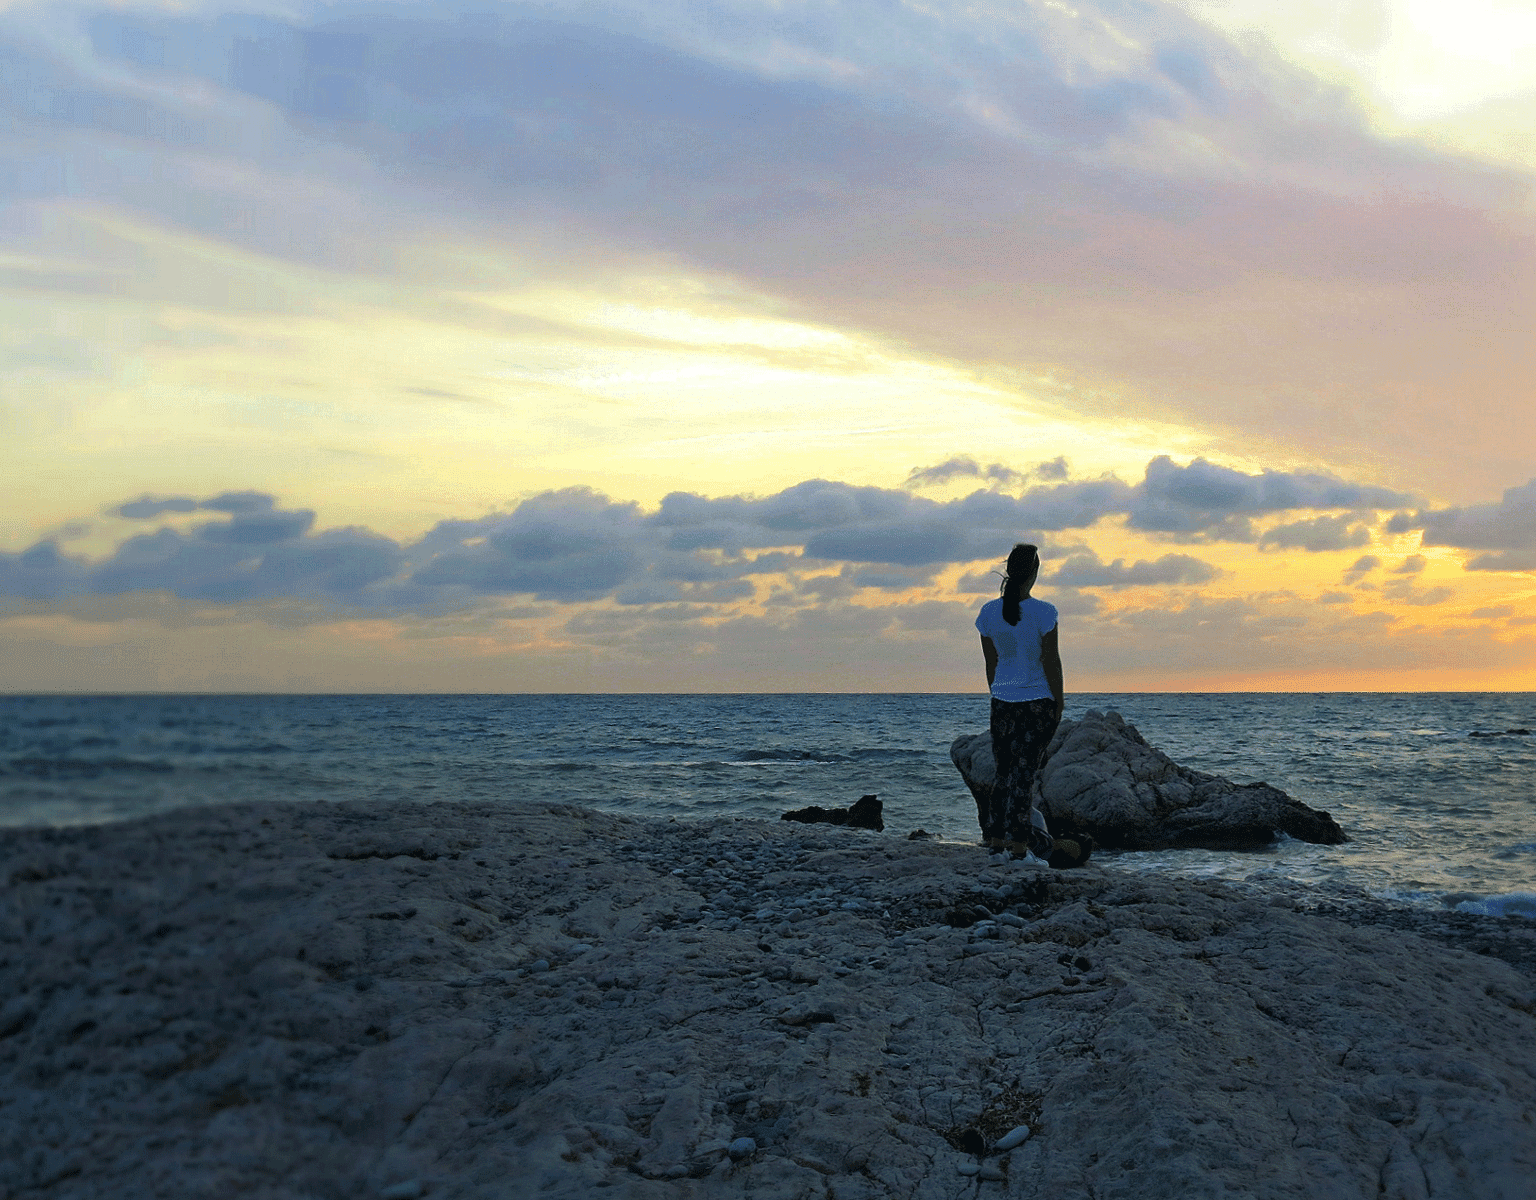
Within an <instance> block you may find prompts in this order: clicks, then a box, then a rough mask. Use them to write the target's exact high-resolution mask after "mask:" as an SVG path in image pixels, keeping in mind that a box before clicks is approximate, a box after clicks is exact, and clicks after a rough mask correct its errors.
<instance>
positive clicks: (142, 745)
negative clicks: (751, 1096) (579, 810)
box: [0, 691, 1536, 912]
mask: <svg viewBox="0 0 1536 1200" xmlns="http://www.w3.org/2000/svg"><path fill="white" fill-rule="evenodd" d="M1089 710H1099V711H1108V710H1113V711H1117V712H1119V713H1121V715H1122V716H1123V717H1124V718H1125V719H1126V720H1127V721H1129V722H1130V723H1131V724H1133V725H1135V726H1136V727H1137V729H1138V730H1139V731H1140V732H1141V734H1142V736H1143V737H1145V738H1146V739H1147V741H1148V742H1150V743H1151V744H1152V745H1154V746H1156V747H1157V748H1158V749H1160V750H1162V751H1163V752H1164V753H1166V754H1168V755H1169V756H1170V757H1171V758H1173V759H1174V760H1175V761H1176V762H1178V763H1180V764H1181V765H1183V766H1187V767H1191V768H1193V769H1196V770H1201V771H1207V772H1210V773H1212V774H1217V775H1223V776H1226V777H1227V778H1230V779H1232V780H1234V781H1236V782H1239V783H1252V782H1261V781H1262V782H1267V783H1269V784H1271V785H1273V786H1275V787H1278V788H1280V789H1281V790H1283V791H1285V792H1287V793H1288V794H1290V795H1291V796H1293V797H1294V798H1296V799H1298V800H1300V801H1302V802H1304V803H1306V804H1309V805H1311V806H1312V807H1313V808H1318V809H1325V810H1328V811H1330V812H1332V813H1333V815H1334V817H1335V818H1336V819H1337V820H1338V821H1339V823H1340V824H1341V825H1342V826H1343V828H1344V829H1345V831H1346V832H1347V833H1348V835H1349V837H1350V839H1351V840H1350V842H1348V843H1346V844H1345V845H1343V846H1338V847H1325V846H1313V845H1309V844H1306V843H1301V842H1295V841H1292V840H1291V839H1288V838H1282V839H1281V840H1280V841H1279V842H1277V843H1275V844H1274V845H1273V846H1271V847H1269V848H1268V849H1266V850H1263V851H1258V852H1244V853H1238V852H1218V851H1199V850H1182V851H1156V852H1121V853H1112V852H1101V853H1102V858H1103V860H1104V861H1113V862H1115V863H1117V864H1120V865H1123V866H1126V867H1128V868H1131V869H1137V870H1156V871H1161V872H1168V873H1173V874H1178V875H1183V876H1204V877H1213V878H1223V879H1229V880H1234V881H1244V882H1248V883H1258V884H1262V883H1264V882H1266V881H1291V882H1295V883H1301V884H1307V885H1311V886H1319V887H1328V888H1335V889H1363V890H1364V891H1366V892H1368V893H1370V894H1371V895H1375V896H1378V897H1381V898H1384V899H1396V900H1404V901H1407V902H1410V903H1420V904H1431V905H1436V906H1449V907H1455V906H1462V907H1464V908H1467V909H1472V910H1477V911H1501V912H1520V911H1525V909H1524V908H1523V907H1522V906H1523V905H1524V904H1525V901H1524V900H1523V899H1522V898H1523V897H1529V896H1531V895H1532V894H1533V893H1536V734H1533V732H1532V731H1533V730H1536V693H1532V692H1204V693H1196V692H1116V693H1082V692H1079V693H1074V694H1069V696H1068V702H1067V713H1066V715H1067V716H1068V717H1069V718H1071V717H1073V716H1076V715H1080V714H1081V713H1083V712H1086V711H1089ZM986 726H987V697H986V694H985V693H984V692H980V691H974V692H963V693H954V692H725V693H720V692H687V693H677V692H623V693H581V692H565V693H534V692H527V693H406V692H400V693H393V692H385V693H377V692H375V693H291V692H290V693H255V692H248V693H191V692H166V693H161V692H134V693H36V692H32V693H25V694H10V695H0V826H5V827H11V828H19V827H26V826H67V825H80V824H97V823H105V822H111V821H120V820H127V819H132V818H135V817H140V816H147V815H150V814H153V813H158V812H165V811H168V810H171V809H175V808H182V807H190V806H195V805H206V804H218V803H237V802H270V801H282V800H298V801H332V802H334V801H357V802H363V803H394V802H400V801H432V800H440V799H468V800H480V801H491V802H512V801H552V802H560V803H575V804H581V805H584V806H588V807H593V808H598V809H603V810H608V811H615V812H625V813H631V814H635V815H649V816H659V817H676V818H683V819H686V818H687V817H690V816H719V815H739V816H750V817H757V818H762V819H769V820H776V819H777V818H778V817H779V816H780V814H781V813H782V812H784V811H786V810H788V809H791V808H799V807H804V806H805V805H808V804H821V805H824V806H839V805H846V804H848V803H851V801H852V800H854V799H857V798H858V797H859V796H860V795H864V794H868V793H874V794H877V795H879V796H880V798H881V800H882V803H883V805H884V811H885V820H886V824H887V828H888V830H889V831H891V832H895V833H901V834H905V833H906V832H908V831H910V830H915V829H918V828H923V829H926V830H927V831H928V832H929V833H932V834H936V835H937V836H940V837H942V838H945V839H948V840H953V841H973V840H975V838H976V835H977V830H976V827H975V806H974V803H973V802H972V800H971V797H970V795H969V793H968V792H967V791H966V789H965V787H964V784H963V783H962V781H961V779H960V777H959V774H958V772H957V771H956V770H955V768H954V766H953V764H952V763H951V762H950V759H949V744H950V742H951V741H953V740H954V738H955V737H957V736H959V735H961V734H968V733H976V732H980V731H981V730H984V729H985V728H986ZM1531 911H1532V912H1536V901H1533V902H1532V904H1531Z"/></svg>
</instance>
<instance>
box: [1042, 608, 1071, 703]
mask: <svg viewBox="0 0 1536 1200" xmlns="http://www.w3.org/2000/svg"><path fill="white" fill-rule="evenodd" d="M1040 666H1041V668H1042V669H1043V670H1044V671H1045V682H1046V683H1047V684H1049V685H1050V689H1051V695H1052V696H1054V697H1055V698H1056V719H1057V720H1058V721H1059V720H1061V713H1062V710H1063V709H1064V708H1066V706H1067V692H1066V686H1065V685H1064V684H1063V683H1062V678H1061V648H1060V646H1058V645H1057V640H1056V630H1054V629H1052V630H1051V631H1050V632H1049V633H1047V634H1042V635H1041V638H1040Z"/></svg>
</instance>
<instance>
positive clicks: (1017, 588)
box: [1003, 542, 1040, 625]
mask: <svg viewBox="0 0 1536 1200" xmlns="http://www.w3.org/2000/svg"><path fill="white" fill-rule="evenodd" d="M1039 569H1040V547H1038V546H1031V545H1030V544H1029V543H1028V542H1020V543H1019V544H1018V545H1017V546H1015V547H1014V548H1013V549H1012V550H1011V551H1010V552H1009V554H1008V574H1006V575H1004V576H1003V620H1005V621H1007V622H1008V624H1010V625H1017V624H1018V623H1019V600H1020V599H1021V598H1022V597H1023V595H1024V588H1025V585H1026V583H1032V582H1034V580H1033V576H1034V574H1035V572H1037V571H1038V570H1039Z"/></svg>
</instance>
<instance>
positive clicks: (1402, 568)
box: [1392, 554, 1429, 575]
mask: <svg viewBox="0 0 1536 1200" xmlns="http://www.w3.org/2000/svg"><path fill="white" fill-rule="evenodd" d="M1427 566H1429V559H1427V558H1425V557H1424V556H1423V555H1422V554H1410V555H1409V556H1408V557H1407V558H1405V559H1403V561H1402V562H1401V563H1400V564H1399V565H1398V566H1395V567H1393V568H1392V574H1394V575H1417V574H1418V573H1419V572H1420V571H1422V570H1423V569H1424V568H1425V567H1427Z"/></svg>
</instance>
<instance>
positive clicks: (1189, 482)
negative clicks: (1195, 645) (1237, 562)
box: [1127, 455, 1409, 548]
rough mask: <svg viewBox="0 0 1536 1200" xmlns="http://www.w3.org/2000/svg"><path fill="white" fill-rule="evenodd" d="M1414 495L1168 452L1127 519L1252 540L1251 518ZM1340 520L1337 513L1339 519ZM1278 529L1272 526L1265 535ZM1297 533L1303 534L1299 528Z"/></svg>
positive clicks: (1371, 504)
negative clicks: (1182, 462) (1185, 460)
mask: <svg viewBox="0 0 1536 1200" xmlns="http://www.w3.org/2000/svg"><path fill="white" fill-rule="evenodd" d="M1408 499H1409V497H1408V496H1407V495H1406V494H1405V493H1403V492H1397V491H1393V490H1391V489H1389V488H1383V487H1375V486H1372V485H1368V484H1358V483H1351V482H1349V481H1348V480H1343V479H1339V478H1337V477H1335V476H1332V475H1320V474H1306V473H1302V474H1293V473H1289V472H1285V471H1271V470H1265V471H1261V472H1260V473H1259V474H1257V475H1248V474H1245V473H1243V472H1241V471H1236V470H1233V469H1232V468H1231V467H1222V466H1218V465H1216V464H1215V463H1211V462H1208V461H1207V460H1206V459H1203V458H1196V459H1194V460H1193V461H1192V462H1190V463H1189V464H1188V465H1187V466H1183V467H1181V466H1179V465H1178V464H1177V463H1175V462H1174V461H1173V460H1172V459H1171V458H1169V457H1168V456H1167V455H1159V456H1158V457H1156V458H1154V459H1153V460H1152V461H1151V462H1149V463H1148V464H1147V470H1146V476H1145V478H1144V479H1143V480H1142V482H1141V484H1140V485H1139V486H1138V488H1137V489H1136V504H1135V507H1134V508H1133V509H1132V510H1131V515H1130V518H1129V520H1128V521H1127V524H1128V525H1130V526H1131V528H1133V529H1143V530H1148V531H1152V532H1159V533H1170V534H1176V535H1184V536H1203V537H1205V538H1206V539H1207V540H1211V541H1240V542H1251V541H1255V540H1257V538H1256V536H1255V535H1254V534H1253V532H1252V527H1251V525H1250V524H1249V523H1248V518H1250V517H1255V516H1264V515H1268V514H1272V513H1277V512H1286V511H1291V510H1296V509H1332V508H1349V509H1382V508H1391V507H1394V506H1396V505H1399V504H1402V503H1404V502H1405V501H1406V500H1408ZM1336 522H1337V518H1335V519H1333V523H1336ZM1319 528H1320V529H1328V528H1331V525H1324V526H1320V527H1319ZM1275 532H1276V531H1275V530H1271V531H1270V532H1269V533H1268V534H1266V535H1265V537H1266V538H1269V537H1270V536H1271V535H1272V534H1274V533H1275ZM1281 536H1282V537H1288V536H1291V534H1289V533H1282V535H1281ZM1296 536H1302V535H1301V534H1300V533H1299V532H1298V533H1297V534H1296ZM1281 544H1285V545H1289V544H1299V543H1290V542H1282V543H1281ZM1346 544H1348V545H1363V544H1364V543H1363V542H1360V541H1354V542H1348V543H1346ZM1331 548H1337V547H1331Z"/></svg>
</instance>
